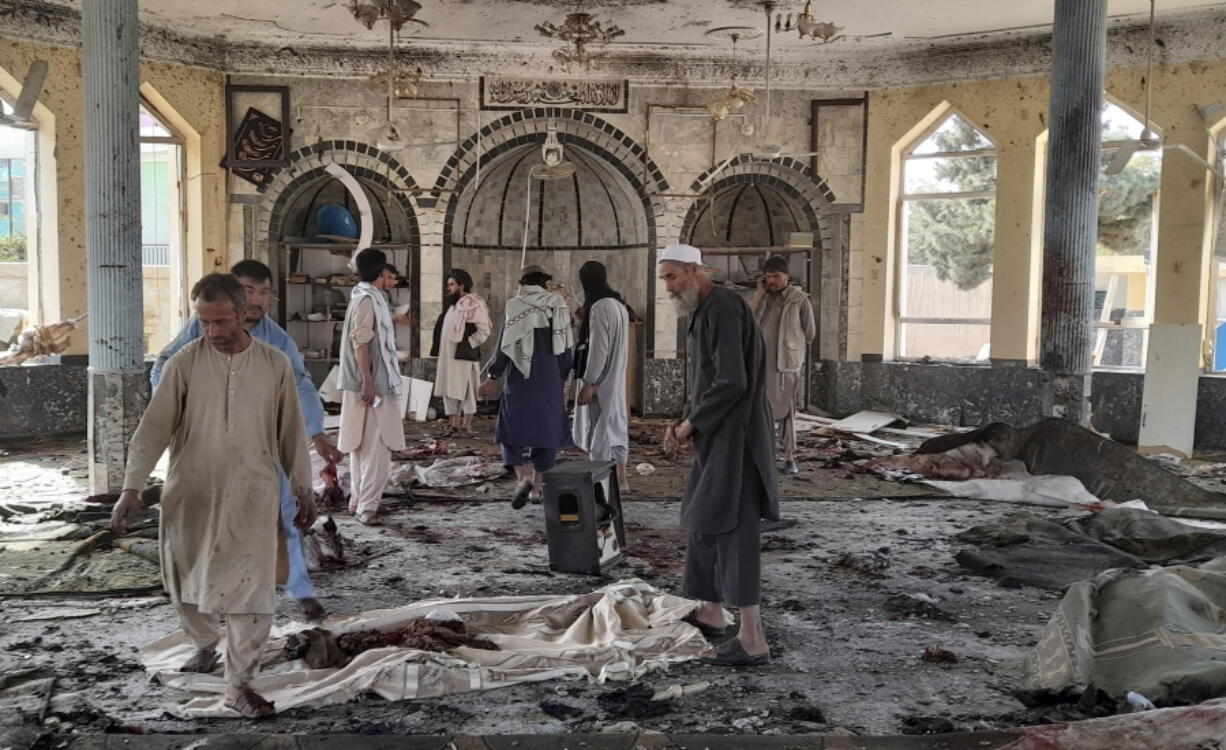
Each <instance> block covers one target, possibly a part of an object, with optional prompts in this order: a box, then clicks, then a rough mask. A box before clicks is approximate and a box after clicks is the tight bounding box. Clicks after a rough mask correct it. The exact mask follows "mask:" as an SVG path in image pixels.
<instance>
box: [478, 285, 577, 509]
mask: <svg viewBox="0 0 1226 750" xmlns="http://www.w3.org/2000/svg"><path fill="white" fill-rule="evenodd" d="M551 279H552V277H551V276H550V275H549V274H547V273H545V269H543V268H541V267H540V266H525V267H524V269H523V270H522V271H521V272H520V279H519V291H518V292H517V293H516V295H515V296H514V297H512V298H511V299H509V300H507V306H506V314H505V316H504V317H503V324H502V332H501V333H500V334H499V337H498V346H497V348H496V349H495V351H494V357H493V359H492V360H491V361H490V365H489V378H488V379H487V380H486V381H485V383H483V384H482V386H481V396H482V398H486V397H488V396H489V395H491V394H492V393H493V385H494V384H493V379H494V378H500V377H502V376H504V375H505V376H506V381H505V383H504V385H503V389H502V400H501V402H500V403H499V405H498V424H497V426H496V427H495V429H494V439H495V440H497V442H498V443H499V444H500V445H501V446H502V462H503V464H505V465H506V467H507V468H508V469H512V468H513V469H514V470H515V478H516V479H517V480H518V485H517V487H516V489H515V496H514V498H512V500H511V507H513V508H515V509H517V510H518V509H519V508H522V507H524V505H525V504H526V503H527V502H528V501H529V500H532V501H533V502H538V503H539V502H540V501H541V490H542V488H543V486H544V481H545V479H544V473H545V472H546V471H548V470H550V469H552V468H553V465H554V463H555V462H556V459H557V455H558V449H559V448H565V447H567V446H569V445H571V438H570V425H569V424H568V420H567V417H566V404H565V403H564V401H563V398H562V389H563V387H564V383H565V381H566V374H567V373H568V372H570V369H571V362H572V355H571V351H570V347H571V344H572V334H571V329H570V308H569V307H567V305H566V300H565V299H563V297H562V295H560V294H557V293H556V292H550V291H548V290H546V289H545V285H546V284H548V283H549V281H550V280H551Z"/></svg>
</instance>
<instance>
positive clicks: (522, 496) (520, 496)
mask: <svg viewBox="0 0 1226 750" xmlns="http://www.w3.org/2000/svg"><path fill="white" fill-rule="evenodd" d="M531 496H532V483H531V482H525V483H523V484H521V485H519V486H518V487H516V488H515V496H514V497H512V498H511V507H512V508H514V509H515V510H519V509H520V508H522V507H524V506H525V505H527V504H528V498H529V497H531Z"/></svg>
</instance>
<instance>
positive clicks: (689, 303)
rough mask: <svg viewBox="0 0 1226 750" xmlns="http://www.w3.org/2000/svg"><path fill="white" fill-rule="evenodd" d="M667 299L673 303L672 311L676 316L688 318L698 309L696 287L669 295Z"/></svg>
mask: <svg viewBox="0 0 1226 750" xmlns="http://www.w3.org/2000/svg"><path fill="white" fill-rule="evenodd" d="M669 298H670V299H671V300H672V301H673V309H674V310H676V312H677V315H680V316H684V317H688V316H690V315H693V314H694V311H695V310H697V309H698V289H697V288H696V287H690V288H688V289H683V290H681V291H680V292H677V293H676V294H670V295H669Z"/></svg>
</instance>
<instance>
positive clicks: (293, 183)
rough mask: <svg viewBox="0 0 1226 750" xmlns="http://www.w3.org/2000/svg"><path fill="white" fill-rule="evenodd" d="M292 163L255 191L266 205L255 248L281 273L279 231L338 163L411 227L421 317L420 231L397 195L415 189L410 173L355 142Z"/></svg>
mask: <svg viewBox="0 0 1226 750" xmlns="http://www.w3.org/2000/svg"><path fill="white" fill-rule="evenodd" d="M289 159H290V163H289V166H287V167H284V168H282V169H280V170H278V171H277V174H276V176H275V177H274V178H273V179H272V180H270V181H269V182H268V183H266V184H264V185H261V186H259V188H257V189H258V191H259V192H260V193H261V194H262V195H263V196H264V200H263V202H262V203H261V204H260V205H259V206H258V216H257V218H256V220H255V221H254V225H255V226H256V227H257V228H258V229H257V232H262V233H263V235H262V238H260V239H257V240H256V244H259V245H262V246H263V247H262V249H263V251H264V252H263V255H264V257H266V258H268V259H270V260H274V261H275V262H274V263H271V264H270V265H272V266H273V269H274V274H278V275H280V273H281V272H280V270H278V269H279V265H280V259H279V258H275V259H274V258H273V254H274V253H275V252H276V243H277V242H278V241H279V240H280V229H281V227H282V225H283V224H284V222H285V219H286V215H287V211H288V209H289V207H290V206H291V204H292V203H293V201H294V200H295V199H297V198H298V197H299V195H300V194H301V193H302V190H303V189H305V188H306V187H308V186H310V185H312V184H315V183H318V182H319V181H320V180H322V179H332V175H330V174H328V173H327V172H325V171H324V169H325V167H327V166H328V165H329V164H339V165H341V166H342V167H344V168H345V170H346V171H348V172H349V173H350V174H352V175H353V176H354V177H355V178H357V180H358V182H360V183H364V184H366V185H370V186H374V187H378V188H383V189H385V190H387V191H388V201H387V204H386V205H385V208H390V207H391V206H392V205H395V206H396V207H397V208H399V209H400V210H401V211H402V212H403V213H404V217H405V220H406V221H407V223H408V236H407V237H405V238H404V242H405V243H406V244H407V245H408V247H409V276H410V279H409V281H410V286H411V289H412V292H411V299H412V303H411V304H412V308H413V310H412V312H413V314H414V315H415V316H416V315H418V313H419V312H420V311H419V309H418V308H419V306H420V298H421V294H420V291H421V272H420V267H421V229H420V227H419V224H418V216H417V210H416V208H415V207H414V205H413V201H412V199H411V197H410V194H409V193H407V192H397V191H400V190H405V189H409V188H414V187H416V186H417V183H416V182H415V181H414V180H413V177H412V175H410V174H409V171H408V170H407V169H405V167H404V166H403V165H402V164H400V163H399V162H398V161H397V160H396V159H394V158H393V157H391V156H390V155H388V154H387V153H386V152H383V151H380V150H379V149H377V148H375V147H374V146H372V145H368V144H365V143H360V142H357V141H321V142H319V143H315V144H312V145H310V146H304V147H303V148H300V149H298V150H296V151H294V152H292V153H291V154H290V157H289ZM419 338H420V337H419V334H418V329H417V327H416V326H415V327H414V328H413V337H412V352H413V356H414V357H416V356H417V355H418V353H419V350H420V348H421V345H420V340H419Z"/></svg>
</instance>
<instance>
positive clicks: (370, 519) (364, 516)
mask: <svg viewBox="0 0 1226 750" xmlns="http://www.w3.org/2000/svg"><path fill="white" fill-rule="evenodd" d="M354 518H355V519H357V522H358V523H360V524H362V525H363V526H378V525H380V523H381V522H380V521H379V514H378V513H359V514H357V515H356V516H354Z"/></svg>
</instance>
